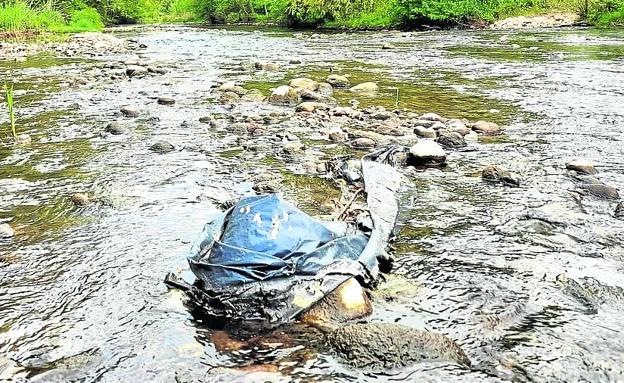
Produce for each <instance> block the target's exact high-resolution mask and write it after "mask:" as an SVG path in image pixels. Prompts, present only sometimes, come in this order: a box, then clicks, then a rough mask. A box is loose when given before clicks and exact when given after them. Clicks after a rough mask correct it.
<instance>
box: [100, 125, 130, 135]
mask: <svg viewBox="0 0 624 383" xmlns="http://www.w3.org/2000/svg"><path fill="white" fill-rule="evenodd" d="M104 131H105V132H106V133H110V134H112V135H115V136H116V135H119V134H125V133H126V132H127V131H126V129H125V128H124V127H123V126H121V124H120V123H118V122H111V123H109V124H108V125H106V127H105V128H104Z"/></svg>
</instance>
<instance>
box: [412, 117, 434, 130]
mask: <svg viewBox="0 0 624 383" xmlns="http://www.w3.org/2000/svg"><path fill="white" fill-rule="evenodd" d="M438 122H439V121H431V120H419V119H418V120H412V121H411V123H412V126H415V127H416V126H422V127H424V128H431V127H432V126H433V125H434V124H436V123H438Z"/></svg>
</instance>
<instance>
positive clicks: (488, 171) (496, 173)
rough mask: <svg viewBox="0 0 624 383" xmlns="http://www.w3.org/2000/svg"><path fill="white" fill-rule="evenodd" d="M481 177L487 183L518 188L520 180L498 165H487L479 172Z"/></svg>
mask: <svg viewBox="0 0 624 383" xmlns="http://www.w3.org/2000/svg"><path fill="white" fill-rule="evenodd" d="M481 177H482V178H483V179H484V180H485V181H488V182H501V183H503V184H504V185H509V186H520V180H519V179H518V178H517V177H514V176H513V175H512V174H511V173H510V172H509V171H508V170H507V169H505V168H504V167H502V166H498V165H488V166H486V167H485V169H483V170H482V171H481Z"/></svg>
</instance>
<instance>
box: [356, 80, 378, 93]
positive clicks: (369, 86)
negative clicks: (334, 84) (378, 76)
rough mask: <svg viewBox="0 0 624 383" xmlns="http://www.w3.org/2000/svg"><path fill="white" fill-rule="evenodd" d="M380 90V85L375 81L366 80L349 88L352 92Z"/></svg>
mask: <svg viewBox="0 0 624 383" xmlns="http://www.w3.org/2000/svg"><path fill="white" fill-rule="evenodd" d="M378 90H379V86H378V85H377V84H375V83H374V82H364V83H362V84H358V85H356V86H354V87H352V88H349V91H350V92H352V93H375V92H377V91H378Z"/></svg>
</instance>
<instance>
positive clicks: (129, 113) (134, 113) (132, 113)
mask: <svg viewBox="0 0 624 383" xmlns="http://www.w3.org/2000/svg"><path fill="white" fill-rule="evenodd" d="M119 111H120V112H121V113H122V114H123V115H124V116H126V117H139V109H138V108H136V107H135V106H130V105H127V106H124V107H122V108H121V109H120V110H119Z"/></svg>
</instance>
